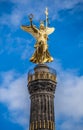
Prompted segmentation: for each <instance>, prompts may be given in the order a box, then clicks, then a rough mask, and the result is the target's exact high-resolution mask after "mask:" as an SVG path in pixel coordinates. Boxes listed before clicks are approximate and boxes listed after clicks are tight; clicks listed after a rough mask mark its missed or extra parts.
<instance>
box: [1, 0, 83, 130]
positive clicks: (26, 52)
mask: <svg viewBox="0 0 83 130" xmlns="http://www.w3.org/2000/svg"><path fill="white" fill-rule="evenodd" d="M46 7H48V9H49V20H50V27H55V28H56V30H55V32H54V33H53V34H52V35H50V36H49V41H48V44H49V51H50V53H51V55H52V56H53V57H54V62H52V63H49V64H48V65H49V66H51V67H52V68H55V69H56V71H57V80H58V84H57V89H56V94H55V119H56V129H57V130H73V129H75V130H82V129H83V101H82V100H83V1H82V0H63V1H62V0H35V1H34V0H0V130H5V129H9V130H11V129H12V130H13V129H15V130H18V129H19V130H27V129H28V128H29V110H30V100H29V94H28V91H27V73H28V71H29V69H31V68H33V67H34V64H33V63H31V62H29V59H30V57H31V56H32V54H33V51H34V48H33V46H34V43H35V39H34V38H33V37H32V36H31V35H29V34H28V33H26V32H24V31H23V30H21V28H20V26H21V25H22V24H24V25H29V19H28V14H30V13H32V14H34V19H33V23H34V24H35V25H36V26H37V27H38V26H39V21H40V20H44V19H45V14H44V11H45V8H46Z"/></svg>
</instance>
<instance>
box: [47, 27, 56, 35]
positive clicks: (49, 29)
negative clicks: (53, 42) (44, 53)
mask: <svg viewBox="0 0 83 130" xmlns="http://www.w3.org/2000/svg"><path fill="white" fill-rule="evenodd" d="M54 30H55V28H49V27H47V28H46V34H47V35H50V34H51V33H53V32H54Z"/></svg>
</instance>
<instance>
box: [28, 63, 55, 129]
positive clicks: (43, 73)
mask: <svg viewBox="0 0 83 130" xmlns="http://www.w3.org/2000/svg"><path fill="white" fill-rule="evenodd" d="M55 89H56V72H55V71H54V70H53V69H51V68H49V67H48V66H47V65H43V64H39V65H37V66H36V67H35V68H34V70H33V71H30V72H29V73H28V90H29V93H30V99H31V108H30V130H55V118H54V93H55Z"/></svg>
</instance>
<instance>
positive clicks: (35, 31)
mask: <svg viewBox="0 0 83 130" xmlns="http://www.w3.org/2000/svg"><path fill="white" fill-rule="evenodd" d="M21 28H22V29H23V30H24V31H26V32H28V33H30V34H31V35H33V36H34V37H35V38H36V39H37V38H38V31H39V30H38V29H37V28H36V27H35V26H24V25H22V26H21Z"/></svg>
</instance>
